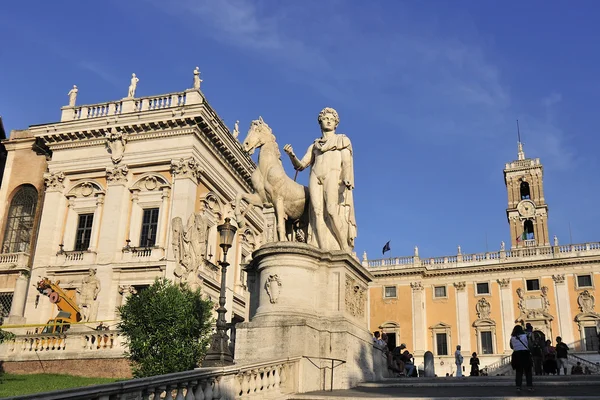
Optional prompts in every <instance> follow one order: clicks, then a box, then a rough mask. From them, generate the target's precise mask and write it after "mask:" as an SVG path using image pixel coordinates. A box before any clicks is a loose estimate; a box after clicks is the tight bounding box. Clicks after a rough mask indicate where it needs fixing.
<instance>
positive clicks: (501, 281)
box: [496, 278, 510, 288]
mask: <svg viewBox="0 0 600 400" xmlns="http://www.w3.org/2000/svg"><path fill="white" fill-rule="evenodd" d="M496 282H498V285H500V287H501V288H507V287H508V286H509V285H510V279H508V278H502V279H497V280H496Z"/></svg>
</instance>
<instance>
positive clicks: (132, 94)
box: [127, 74, 140, 98]
mask: <svg viewBox="0 0 600 400" xmlns="http://www.w3.org/2000/svg"><path fill="white" fill-rule="evenodd" d="M139 81H140V80H139V79H138V77H137V76H135V74H131V84H130V85H129V92H128V93H127V97H129V98H133V97H135V89H136V88H137V84H138V82H139Z"/></svg>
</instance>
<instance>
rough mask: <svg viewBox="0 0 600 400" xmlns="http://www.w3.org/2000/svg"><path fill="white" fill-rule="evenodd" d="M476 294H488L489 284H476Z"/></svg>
mask: <svg viewBox="0 0 600 400" xmlns="http://www.w3.org/2000/svg"><path fill="white" fill-rule="evenodd" d="M477 294H490V284H489V283H488V282H481V283H478V284H477Z"/></svg>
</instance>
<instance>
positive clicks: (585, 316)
mask: <svg viewBox="0 0 600 400" xmlns="http://www.w3.org/2000/svg"><path fill="white" fill-rule="evenodd" d="M598 320H600V314H598V313H595V312H585V313H579V314H577V315H576V316H575V322H583V321H598Z"/></svg>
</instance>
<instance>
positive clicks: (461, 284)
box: [454, 281, 467, 292]
mask: <svg viewBox="0 0 600 400" xmlns="http://www.w3.org/2000/svg"><path fill="white" fill-rule="evenodd" d="M466 286H467V283H466V282H465V281H461V282H454V287H455V288H456V291H457V292H462V291H463V290H465V287H466Z"/></svg>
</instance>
